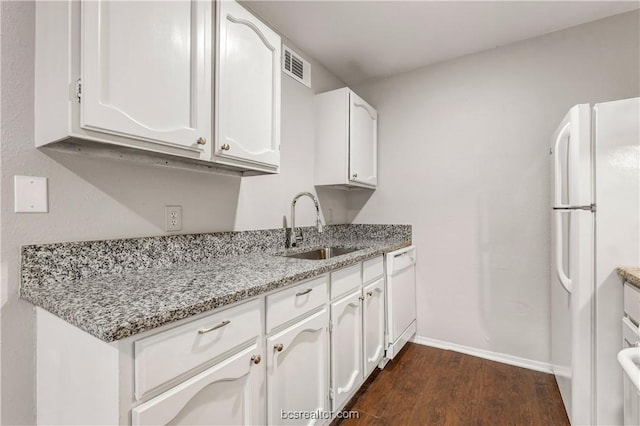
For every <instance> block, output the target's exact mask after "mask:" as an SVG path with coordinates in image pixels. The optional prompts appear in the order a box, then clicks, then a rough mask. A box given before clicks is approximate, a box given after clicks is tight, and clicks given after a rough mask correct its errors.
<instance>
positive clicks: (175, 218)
mask: <svg viewBox="0 0 640 426" xmlns="http://www.w3.org/2000/svg"><path fill="white" fill-rule="evenodd" d="M164 230H165V231H167V232H172V231H181V230H182V206H165V207H164Z"/></svg>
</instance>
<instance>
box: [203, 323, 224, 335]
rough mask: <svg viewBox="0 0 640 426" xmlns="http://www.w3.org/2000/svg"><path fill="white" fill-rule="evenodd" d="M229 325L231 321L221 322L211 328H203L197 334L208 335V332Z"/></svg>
mask: <svg viewBox="0 0 640 426" xmlns="http://www.w3.org/2000/svg"><path fill="white" fill-rule="evenodd" d="M229 324H231V321H222V322H221V323H220V324H218V325H214V326H213V327H209V328H203V329H201V330H198V334H204V333H208V332H210V331H213V330H217V329H219V328H222V327H224V326H225V325H229Z"/></svg>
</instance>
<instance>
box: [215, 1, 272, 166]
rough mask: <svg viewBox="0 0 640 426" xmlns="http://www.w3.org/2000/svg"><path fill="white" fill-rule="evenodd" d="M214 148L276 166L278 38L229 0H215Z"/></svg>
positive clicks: (224, 154) (222, 155)
mask: <svg viewBox="0 0 640 426" xmlns="http://www.w3.org/2000/svg"><path fill="white" fill-rule="evenodd" d="M218 4H219V7H220V9H219V11H220V13H219V47H218V55H219V56H218V61H217V64H218V78H217V86H216V87H217V94H218V98H217V105H216V117H217V122H216V132H217V135H218V137H217V138H216V139H217V140H216V151H215V154H216V156H217V157H220V158H230V159H235V160H241V161H242V162H246V163H253V164H256V165H267V166H275V167H277V166H278V165H279V164H280V75H281V71H280V60H281V58H280V50H281V44H280V36H278V35H277V34H276V33H275V32H273V31H271V29H270V28H269V27H267V26H266V25H265V24H263V23H262V22H261V21H260V20H259V19H257V18H256V17H254V16H253V15H252V14H251V13H249V12H248V11H247V10H246V9H244V8H243V7H242V6H240V5H239V4H238V3H236V2H234V1H222V2H219V3H218Z"/></svg>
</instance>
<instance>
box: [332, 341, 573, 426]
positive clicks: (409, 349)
mask: <svg viewBox="0 0 640 426" xmlns="http://www.w3.org/2000/svg"><path fill="white" fill-rule="evenodd" d="M346 409H347V410H354V411H357V412H358V413H359V418H358V419H348V420H342V421H335V422H334V424H340V425H341V426H351V425H488V426H489V425H490V426H493V425H541V426H542V425H544V426H547V425H569V420H568V419H567V415H566V413H565V410H564V407H563V405H562V399H561V397H560V392H559V391H558V387H557V385H556V382H555V378H554V377H553V375H551V374H545V373H539V372H536V371H531V370H527V369H524V368H518V367H513V366H510V365H506V364H501V363H498V362H493V361H488V360H485V359H481V358H476V357H473V356H469V355H464V354H460V353H457V352H452V351H446V350H442V349H436V348H431V347H428V346H421V345H417V344H414V343H409V344H407V346H406V347H405V349H403V350H402V352H401V353H400V354H399V355H398V356H397V357H396V359H394V360H393V361H392V362H390V363H389V364H387V366H386V367H385V368H384V370H382V371H377V372H374V373H373V375H372V377H370V378H369V380H367V382H366V383H365V384H364V385H363V387H362V389H361V390H360V391H359V392H358V394H357V395H356V396H355V397H354V398H353V399H352V400H351V401H350V402H349V404H348V406H347V408H346Z"/></svg>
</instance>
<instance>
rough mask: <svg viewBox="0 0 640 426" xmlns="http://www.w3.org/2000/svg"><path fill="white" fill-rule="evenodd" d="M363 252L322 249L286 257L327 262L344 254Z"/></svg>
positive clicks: (333, 248) (358, 248)
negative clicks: (326, 260)
mask: <svg viewBox="0 0 640 426" xmlns="http://www.w3.org/2000/svg"><path fill="white" fill-rule="evenodd" d="M358 250H362V248H360V247H320V248H318V249H314V250H309V251H303V252H302V253H295V254H287V255H285V257H293V258H295V259H307V260H325V259H331V258H332V257H336V256H342V255H343V254H348V253H353V252H354V251H358Z"/></svg>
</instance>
